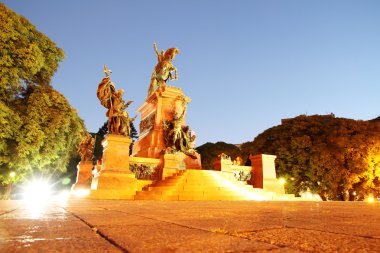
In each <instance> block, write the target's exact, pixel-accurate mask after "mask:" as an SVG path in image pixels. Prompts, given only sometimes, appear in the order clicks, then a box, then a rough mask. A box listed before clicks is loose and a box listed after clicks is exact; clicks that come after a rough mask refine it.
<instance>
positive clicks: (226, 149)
mask: <svg viewBox="0 0 380 253" xmlns="http://www.w3.org/2000/svg"><path fill="white" fill-rule="evenodd" d="M197 151H198V153H199V154H200V155H201V157H202V159H201V161H202V168H203V169H206V170H213V169H214V164H213V162H214V161H215V159H216V158H217V157H218V155H220V154H221V153H224V154H226V155H228V156H230V157H231V159H232V160H234V159H236V157H237V156H240V155H241V151H240V149H239V148H238V147H237V146H236V145H233V144H228V143H225V142H217V143H211V142H207V143H205V144H203V145H202V146H199V147H197Z"/></svg>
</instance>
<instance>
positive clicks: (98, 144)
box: [94, 121, 139, 160]
mask: <svg viewBox="0 0 380 253" xmlns="http://www.w3.org/2000/svg"><path fill="white" fill-rule="evenodd" d="M107 125H108V121H106V122H104V124H103V126H101V127H100V128H99V130H98V132H97V133H96V134H95V147H94V159H95V160H100V159H101V158H102V155H103V146H102V141H103V139H104V137H105V136H106V134H107V133H108V128H107ZM130 128H131V134H130V135H129V137H130V138H131V139H132V143H131V145H130V146H129V154H130V155H131V154H132V148H133V144H134V143H135V141H136V140H137V138H138V137H139V135H138V133H137V130H136V127H135V125H134V124H133V122H131V123H130Z"/></svg>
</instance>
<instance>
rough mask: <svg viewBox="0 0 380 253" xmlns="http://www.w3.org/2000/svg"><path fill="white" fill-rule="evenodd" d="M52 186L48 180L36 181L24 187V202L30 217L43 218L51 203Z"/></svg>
mask: <svg viewBox="0 0 380 253" xmlns="http://www.w3.org/2000/svg"><path fill="white" fill-rule="evenodd" d="M51 194H52V186H51V184H49V182H48V181H47V180H44V179H34V180H33V181H31V182H29V183H28V184H27V185H26V186H24V193H23V200H24V203H25V205H26V207H27V210H28V217H29V218H32V219H39V218H40V217H43V215H44V212H45V210H46V207H47V206H48V204H49V202H50V201H51Z"/></svg>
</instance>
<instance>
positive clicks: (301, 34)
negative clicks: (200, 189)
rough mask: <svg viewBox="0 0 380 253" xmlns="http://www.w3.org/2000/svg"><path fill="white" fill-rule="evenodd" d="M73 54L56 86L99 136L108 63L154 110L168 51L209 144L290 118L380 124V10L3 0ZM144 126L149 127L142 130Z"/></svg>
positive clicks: (375, 4)
mask: <svg viewBox="0 0 380 253" xmlns="http://www.w3.org/2000/svg"><path fill="white" fill-rule="evenodd" d="M3 2H4V3H5V4H6V5H7V6H8V7H9V8H11V9H12V10H14V11H15V12H17V13H19V14H21V15H23V16H25V17H26V18H27V19H28V20H30V22H32V23H33V24H34V25H36V27H37V29H38V30H40V31H41V32H43V33H44V34H46V35H47V36H48V37H50V38H51V39H52V40H53V41H54V42H56V43H57V45H58V46H59V47H61V48H62V49H63V50H64V51H65V54H66V57H65V59H64V61H63V62H62V63H61V65H60V68H59V70H58V71H57V73H56V75H55V77H54V79H53V86H54V87H55V88H56V89H58V90H59V91H60V92H61V93H63V94H64V95H65V96H66V97H67V98H68V99H69V101H70V103H71V105H72V106H73V107H75V108H76V109H77V110H78V113H79V115H80V116H81V117H82V118H83V119H84V121H85V123H86V126H87V129H88V130H89V131H93V132H96V131H97V130H98V128H99V127H100V126H101V125H102V124H103V123H104V122H105V121H106V116H105V112H106V109H105V108H103V107H102V106H101V105H100V103H99V101H98V99H97V97H96V89H97V85H98V83H99V82H100V80H101V79H102V78H103V76H104V74H103V64H106V65H107V66H108V68H109V69H111V70H112V71H113V74H112V76H111V77H112V80H113V81H114V83H115V84H116V87H117V88H118V89H120V88H122V89H124V90H125V95H126V96H125V100H134V101H135V102H134V103H133V104H132V105H131V106H130V107H129V110H128V111H129V113H130V115H131V116H134V115H136V113H137V112H136V109H137V108H138V107H139V106H140V105H141V104H142V103H143V102H144V99H145V98H146V95H147V90H148V86H149V82H150V76H151V73H152V71H153V68H154V66H155V64H156V62H157V57H156V55H155V53H154V50H153V42H154V41H157V44H158V48H159V49H167V48H170V47H178V48H179V49H180V54H179V55H178V56H177V57H176V58H175V60H174V61H173V63H174V65H175V66H176V67H177V68H178V71H179V80H177V81H172V82H170V83H169V85H174V86H178V87H180V88H182V90H183V91H184V93H185V94H186V95H187V96H189V97H191V98H192V102H191V103H190V104H189V105H188V112H187V124H189V125H190V127H191V128H192V129H193V130H194V131H195V132H196V133H197V136H198V139H197V145H201V144H203V143H205V142H208V141H210V142H215V141H226V142H229V143H236V144H237V143H242V142H245V141H251V140H253V138H254V137H255V136H257V135H258V134H259V133H261V132H262V131H264V130H265V129H267V128H270V127H272V126H275V125H278V124H280V121H281V119H282V118H289V117H295V116H298V115H300V114H307V115H313V114H329V113H331V112H332V113H334V114H335V115H336V116H337V117H345V118H352V119H362V120H368V119H372V118H375V117H378V116H379V115H380V110H379V109H380V1H378V0H374V1H367V0H362V1H358V0H355V1H350V0H344V1H339V0H335V1H330V0H314V1H312V0H310V1H306V0H287V1H285V0H265V1H264V0H262V1H254V0H247V1H239V0H231V1H221V0H219V1H216V0H215V1H211V0H209V1H201V0H198V1H197V0H196V1H121V0H119V1H116V0H113V1H96V0H80V1H77V0H66V1H49V0H45V1H41V0H29V1H21V0H20V1H17V0H9V1H3ZM135 123H136V124H135V125H136V126H138V124H139V118H138V120H137V121H136V122H135Z"/></svg>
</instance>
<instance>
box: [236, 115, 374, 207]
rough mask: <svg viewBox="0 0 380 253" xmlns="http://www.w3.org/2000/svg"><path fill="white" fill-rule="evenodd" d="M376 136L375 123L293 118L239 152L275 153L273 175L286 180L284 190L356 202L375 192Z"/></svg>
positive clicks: (246, 144)
mask: <svg viewBox="0 0 380 253" xmlns="http://www.w3.org/2000/svg"><path fill="white" fill-rule="evenodd" d="M379 138H380V124H379V122H374V121H355V120H351V119H344V118H334V117H325V116H318V115H315V116H299V117H296V118H294V119H292V120H289V121H287V122H286V123H284V124H282V125H280V126H275V127H272V128H270V129H268V130H266V131H264V132H263V133H262V134H260V135H258V136H257V137H256V138H255V140H254V141H253V142H248V143H244V144H243V145H242V147H241V148H242V152H243V153H244V154H247V153H253V154H260V153H268V154H275V155H276V156H277V159H276V171H277V174H278V175H279V176H282V177H286V178H288V180H287V182H288V185H287V190H288V191H289V192H292V193H295V194H299V193H300V192H302V191H305V190H310V191H312V192H314V193H318V194H319V195H320V196H321V197H322V198H323V199H331V200H360V199H364V198H365V197H366V196H367V195H368V194H370V193H374V194H380V192H379V190H380V189H379V178H380V177H379V174H380V173H379V160H378V159H379V158H378V154H379V153H376V152H378V150H379V149H380V139H379ZM376 154H377V155H376ZM289 179H292V180H289Z"/></svg>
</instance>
